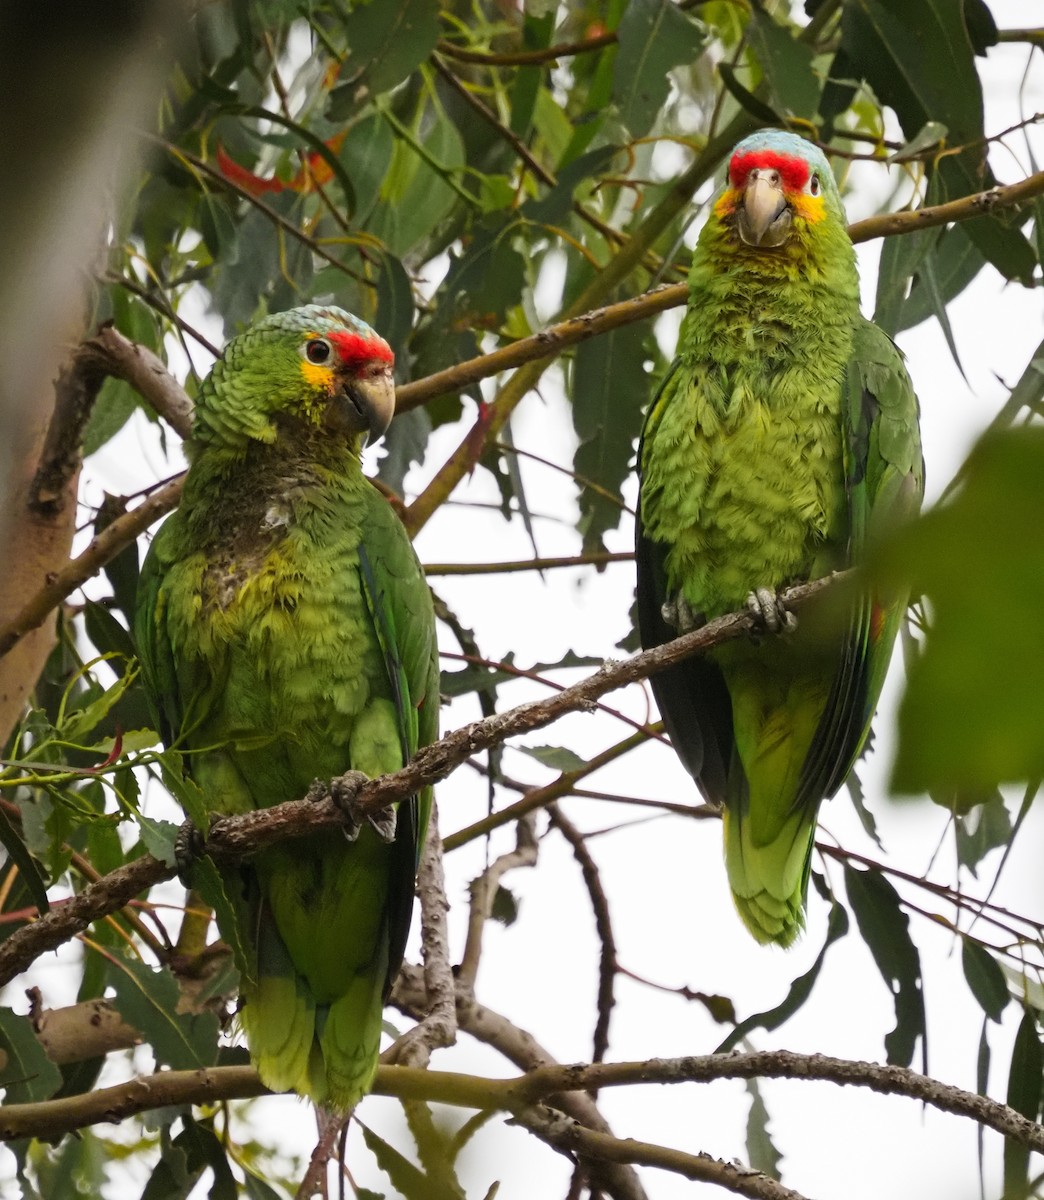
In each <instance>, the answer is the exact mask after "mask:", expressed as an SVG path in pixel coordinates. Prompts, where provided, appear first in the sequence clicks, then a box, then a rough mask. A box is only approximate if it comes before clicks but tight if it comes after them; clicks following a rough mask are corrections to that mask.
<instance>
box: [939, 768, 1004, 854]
mask: <svg viewBox="0 0 1044 1200" xmlns="http://www.w3.org/2000/svg"><path fill="white" fill-rule="evenodd" d="M932 798H933V799H935V797H934V796H933V797H932ZM953 827H954V837H955V839H956V843H957V863H958V865H959V866H962V867H967V868H968V870H969V871H971V873H972V874H973V875H977V872H978V866H979V863H981V862H982V860H983V859H984V858H985V857H986V855H987V854H989V852H990V851H991V850H996V849H998V848H999V847H1001V846H1007V844H1008V842H1009V841H1010V840H1011V836H1012V824H1011V816H1010V814H1009V813H1008V806H1007V805H1006V804H1005V803H1004V797H1003V796H1002V795H1001V794H1000V792H999V791H998V790H997V789H994V790H993V793H992V794H991V796H990V797H989V798H988V799H987V800H985V801H982V802H981V803H979V804H978V805H977V806H976V807H975V808H973V809H971V810H969V811H968V812H965V813H961V812H958V813H957V814H956V815H955V819H954V826H953Z"/></svg>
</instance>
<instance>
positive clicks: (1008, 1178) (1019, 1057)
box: [1004, 1008, 1044, 1196]
mask: <svg viewBox="0 0 1044 1200" xmlns="http://www.w3.org/2000/svg"><path fill="white" fill-rule="evenodd" d="M1042 1073H1044V1055H1042V1054H1041V1047H1040V1037H1039V1035H1038V1034H1037V1021H1036V1016H1035V1014H1034V1012H1033V1010H1032V1009H1029V1008H1027V1009H1026V1010H1025V1012H1024V1013H1023V1017H1022V1021H1021V1022H1020V1024H1019V1028H1018V1031H1017V1032H1016V1034H1015V1044H1014V1046H1013V1047H1012V1051H1011V1067H1010V1069H1009V1071H1008V1094H1007V1103H1008V1107H1009V1108H1013V1109H1015V1111H1016V1112H1020V1113H1022V1115H1023V1116H1024V1117H1025V1118H1026V1119H1027V1120H1029V1121H1036V1120H1037V1116H1038V1114H1039V1113H1040V1101H1041V1081H1042ZM1029 1156H1030V1152H1029V1149H1028V1148H1027V1147H1026V1146H1023V1145H1021V1144H1020V1143H1018V1142H1016V1141H1014V1140H1013V1139H1012V1138H1007V1139H1006V1140H1005V1142H1004V1194H1005V1195H1006V1196H1022V1195H1025V1194H1026V1183H1027V1181H1028V1179H1029Z"/></svg>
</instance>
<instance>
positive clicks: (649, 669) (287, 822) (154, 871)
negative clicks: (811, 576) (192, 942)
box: [0, 485, 852, 985]
mask: <svg viewBox="0 0 1044 1200" xmlns="http://www.w3.org/2000/svg"><path fill="white" fill-rule="evenodd" d="M168 486H170V485H168ZM135 511H137V510H135ZM110 528H111V526H110ZM106 532H108V531H107V530H106ZM102 536H104V535H102ZM851 577H852V572H844V573H842V574H838V575H833V576H827V577H825V578H823V579H817V580H813V581H812V582H811V583H803V584H800V585H799V586H798V587H793V588H788V589H787V591H785V592H784V593H783V601H784V603H785V604H786V605H787V607H789V608H797V609H800V608H801V607H802V606H803V605H805V604H807V603H808V602H809V601H810V600H811V599H813V598H814V597H816V596H818V595H820V594H821V593H822V592H824V591H826V590H827V589H828V588H831V587H834V586H837V585H839V584H841V583H842V582H845V581H850V579H851ZM756 625H757V622H756V619H755V618H754V617H753V616H752V615H751V613H750V612H748V611H743V612H738V613H730V614H728V615H726V616H723V617H718V618H717V619H716V620H714V621H710V622H709V623H708V624H706V625H704V626H702V627H701V628H700V629H694V630H693V631H692V632H691V633H687V634H684V635H683V636H682V637H679V638H676V639H675V640H674V641H673V642H668V643H666V644H665V645H663V646H657V647H655V648H654V649H652V650H643V651H642V652H641V653H639V654H634V655H632V656H631V657H630V658H626V659H624V660H623V661H622V662H606V663H605V664H604V665H603V666H602V667H600V668H599V669H598V670H597V671H596V672H595V673H594V674H593V675H589V676H588V677H587V678H586V679H582V680H580V682H579V683H575V684H573V685H572V686H571V687H567V688H564V689H563V690H562V691H560V692H556V693H555V694H554V695H553V696H549V697H547V698H546V699H544V700H531V701H528V702H527V703H525V704H519V705H517V706H516V707H515V708H511V709H508V710H507V711H506V712H503V713H497V714H496V715H495V716H492V717H487V718H486V719H485V720H482V721H474V722H472V723H471V724H469V725H464V726H462V727H461V728H459V729H455V730H453V732H452V733H448V734H446V736H445V737H443V738H441V739H440V740H439V741H437V742H434V743H432V745H430V746H425V747H423V749H421V750H419V751H418V753H417V754H416V756H415V757H414V758H413V760H412V761H411V762H409V763H408V764H407V765H406V766H405V767H403V769H402V770H401V771H396V772H394V773H393V774H391V775H381V776H379V777H378V778H377V779H371V780H370V781H369V782H368V783H365V784H363V786H362V787H361V788H360V789H359V792H358V795H357V798H356V800H355V808H356V810H357V811H358V812H360V813H364V814H365V813H376V812H378V811H379V810H380V809H382V808H385V807H386V806H387V805H389V804H393V803H396V802H398V801H400V800H404V799H406V798H407V797H409V796H413V795H416V793H417V792H419V791H420V790H421V788H424V787H427V786H428V785H429V784H433V783H438V782H439V781H440V780H443V779H445V778H446V777H447V776H448V775H449V774H450V773H451V772H452V771H453V770H454V769H455V768H456V767H458V766H460V764H461V763H462V762H465V761H466V760H467V759H469V758H470V757H471V756H472V755H473V754H477V753H479V752H480V751H482V750H489V749H490V748H491V747H493V746H499V745H500V744H501V743H502V742H504V741H505V740H506V739H507V738H509V737H514V736H516V735H517V734H520V733H529V732H530V731H532V730H534V729H542V728H543V727H544V726H545V725H550V724H551V723H552V722H553V721H556V720H557V719H558V718H559V717H561V716H564V715H565V714H566V713H570V712H580V711H588V710H589V709H590V708H591V706H592V705H593V703H594V701H595V700H597V699H599V698H600V697H601V696H604V695H605V694H606V693H607V692H612V691H615V690H616V689H617V688H621V687H625V686H626V685H627V684H629V683H634V682H635V681H637V680H639V679H645V678H646V677H647V676H648V675H651V674H652V673H653V672H654V671H662V670H665V669H666V668H667V667H670V666H673V665H674V664H675V663H679V662H682V661H683V660H684V659H686V658H689V657H690V656H691V655H693V654H697V653H699V652H701V651H704V650H707V649H709V648H710V647H711V646H717V645H720V644H721V643H722V642H726V641H731V640H733V639H734V638H738V637H742V636H743V635H744V634H747V633H750V632H751V631H752V630H753V629H754V628H755V627H756ZM343 821H344V816H343V814H342V812H341V810H340V809H339V808H338V807H337V806H336V805H335V804H334V803H333V801H331V800H319V801H314V802H313V801H300V800H290V801H287V802H286V803H285V804H277V805H274V806H273V807H271V808H265V809H259V810H257V811H256V812H252V813H246V814H245V815H243V816H237V817H222V818H221V819H220V820H218V821H215V823H214V824H213V825H212V826H211V828H210V831H209V833H208V834H207V846H208V850H209V852H210V853H211V854H212V855H213V856H214V857H216V858H220V857H222V856H224V857H237V856H240V855H243V854H249V853H252V852H253V851H256V850H260V849H262V848H263V847H265V846H268V845H271V844H272V843H273V842H278V841H282V840H284V839H286V838H294V837H306V836H308V835H309V834H314V833H319V832H321V831H323V830H327V829H333V828H339V827H340V826H341V825H342V823H343ZM174 874H175V870H174V868H173V867H172V866H168V865H167V864H166V863H162V862H159V861H158V860H156V859H154V858H153V857H152V856H151V855H147V854H146V855H144V856H143V857H142V858H139V859H136V860H135V861H134V862H132V863H128V864H127V865H125V866H123V867H119V868H117V869H116V870H115V871H113V872H112V873H111V874H109V875H106V876H105V877H104V878H102V879H101V880H99V881H98V882H97V883H95V884H91V885H90V886H89V887H87V888H84V890H83V891H82V892H80V893H79V894H78V895H76V896H73V897H72V898H71V899H69V900H67V901H64V902H62V903H59V904H56V905H55V906H54V907H53V908H52V910H51V911H50V912H49V913H47V915H46V916H44V917H41V918H40V919H39V920H38V921H35V922H34V923H33V924H32V925H27V926H25V927H23V928H22V929H19V930H17V931H16V932H15V933H13V934H11V936H10V937H8V938H7V939H6V940H5V941H4V942H3V943H2V944H0V985H3V984H4V983H7V982H8V981H9V980H11V979H12V978H13V977H14V976H15V975H17V974H18V973H19V972H20V971H24V970H25V968H26V967H28V966H29V964H30V963H31V962H32V961H33V960H34V959H35V958H37V957H38V956H39V955H41V954H43V953H44V952H46V951H48V950H53V949H55V948H56V947H57V946H60V945H61V944H62V942H65V941H67V940H68V939H69V938H71V937H74V936H75V935H76V934H77V933H81V932H82V931H83V930H84V929H86V928H87V926H88V925H89V924H90V923H91V922H92V921H95V920H97V919H98V918H99V917H102V916H105V915H106V914H107V913H110V912H112V911H113V910H114V909H117V908H122V907H123V905H124V904H127V903H128V902H129V901H130V900H133V899H134V897H135V896H137V895H138V894H139V893H140V892H142V891H144V890H145V889H146V888H149V887H151V886H152V885H153V884H155V883H159V882H160V881H161V880H164V879H171V878H172V877H173V876H174Z"/></svg>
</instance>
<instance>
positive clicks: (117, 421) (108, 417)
mask: <svg viewBox="0 0 1044 1200" xmlns="http://www.w3.org/2000/svg"><path fill="white" fill-rule="evenodd" d="M140 407H141V397H140V396H139V395H138V393H137V392H135V391H134V390H133V389H132V388H131V386H130V384H129V383H124V381H123V380H122V379H114V378H113V377H112V376H110V377H109V378H108V379H106V380H105V382H104V383H103V384H102V386H101V391H100V392H99V393H98V396H97V399H96V400H95V401H94V408H93V409H91V415H90V418H89V420H88V421H87V428H86V429H85V430H84V431H83V456H84V458H89V457H90V455H92V454H93V453H94V452H95V451H96V450H100V449H101V448H102V446H104V445H105V443H106V442H108V441H110V440H111V439H112V438H114V437H115V436H116V434H118V433H119V431H120V430H121V429H122V428H123V427H124V425H126V424H127V422H128V421H129V420H130V418H131V413H132V412H134V410H135V409H136V408H140Z"/></svg>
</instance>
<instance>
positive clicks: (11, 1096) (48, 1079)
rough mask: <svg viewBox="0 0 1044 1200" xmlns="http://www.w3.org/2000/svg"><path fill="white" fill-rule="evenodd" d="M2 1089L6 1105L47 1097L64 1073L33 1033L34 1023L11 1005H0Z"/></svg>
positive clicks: (30, 1102) (53, 1090) (0, 1080)
mask: <svg viewBox="0 0 1044 1200" xmlns="http://www.w3.org/2000/svg"><path fill="white" fill-rule="evenodd" d="M0 1050H2V1051H3V1053H4V1058H5V1061H4V1062H3V1064H2V1066H0V1088H3V1089H4V1103H5V1104H32V1103H36V1102H38V1101H40V1100H47V1099H49V1098H50V1097H51V1096H53V1095H54V1093H55V1092H56V1091H57V1090H58V1088H59V1087H60V1086H61V1083H62V1073H61V1071H59V1070H58V1068H57V1067H56V1066H55V1064H54V1063H53V1062H51V1060H50V1059H49V1058H48V1057H47V1055H46V1053H45V1052H44V1048H43V1046H41V1045H40V1043H39V1042H38V1041H37V1038H36V1034H35V1033H34V1032H33V1023H32V1021H30V1020H29V1018H28V1017H21V1016H19V1015H18V1014H17V1013H15V1012H13V1011H12V1010H11V1009H9V1008H0Z"/></svg>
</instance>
